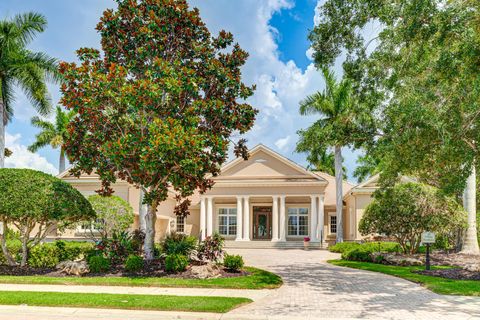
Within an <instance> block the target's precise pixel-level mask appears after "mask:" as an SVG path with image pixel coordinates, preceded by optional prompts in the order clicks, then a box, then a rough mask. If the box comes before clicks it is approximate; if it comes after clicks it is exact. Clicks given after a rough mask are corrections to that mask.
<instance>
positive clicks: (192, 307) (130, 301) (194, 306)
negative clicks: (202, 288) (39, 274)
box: [0, 291, 252, 313]
mask: <svg viewBox="0 0 480 320" xmlns="http://www.w3.org/2000/svg"><path fill="white" fill-rule="evenodd" d="M250 302H252V300H250V299H247V298H227V297H184V296H163V295H162V296H159V295H140V294H138V295H137V294H103V293H65V292H31V291H0V305H29V306H48V307H81V308H107V309H132V310H165V311H192V312H216V313H225V312H228V311H230V310H232V309H233V308H236V307H238V306H240V305H243V304H246V303H250Z"/></svg>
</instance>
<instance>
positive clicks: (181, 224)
mask: <svg viewBox="0 0 480 320" xmlns="http://www.w3.org/2000/svg"><path fill="white" fill-rule="evenodd" d="M177 232H185V217H184V216H177Z"/></svg>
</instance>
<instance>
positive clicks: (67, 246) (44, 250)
mask: <svg viewBox="0 0 480 320" xmlns="http://www.w3.org/2000/svg"><path fill="white" fill-rule="evenodd" d="M7 246H8V249H9V251H10V252H11V253H12V256H13V257H14V258H15V259H16V260H17V261H18V262H19V261H20V258H21V257H20V252H21V251H22V244H21V243H20V241H19V240H9V241H7ZM92 248H93V243H91V242H76V241H63V240H57V241H55V242H48V243H41V244H39V245H37V246H35V247H33V248H32V249H31V250H30V254H29V257H28V265H29V266H30V267H34V268H53V267H55V266H56V265H57V264H58V263H59V262H62V261H66V260H76V259H79V258H81V257H83V256H86V254H87V253H88V251H90V250H91V249H92ZM6 263H7V261H6V259H5V257H4V256H3V253H2V252H1V250H0V264H6Z"/></svg>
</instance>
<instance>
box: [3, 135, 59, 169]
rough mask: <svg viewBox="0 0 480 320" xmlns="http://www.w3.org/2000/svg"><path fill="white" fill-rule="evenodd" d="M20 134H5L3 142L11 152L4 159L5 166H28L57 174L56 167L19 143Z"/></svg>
mask: <svg viewBox="0 0 480 320" xmlns="http://www.w3.org/2000/svg"><path fill="white" fill-rule="evenodd" d="M20 139H21V135H20V134H15V135H10V134H8V133H7V134H6V135H5V144H6V146H7V148H9V149H10V150H11V151H12V152H13V154H12V155H11V156H10V157H8V158H6V159H5V167H7V168H29V169H35V170H39V171H43V172H46V173H50V174H53V175H55V174H57V173H58V169H57V168H55V166H54V165H53V164H51V163H50V162H48V161H47V159H45V158H44V157H42V156H40V155H39V154H37V153H32V152H30V151H28V150H27V147H26V146H24V145H22V144H21V143H20Z"/></svg>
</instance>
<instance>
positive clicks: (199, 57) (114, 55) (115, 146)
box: [60, 0, 256, 260]
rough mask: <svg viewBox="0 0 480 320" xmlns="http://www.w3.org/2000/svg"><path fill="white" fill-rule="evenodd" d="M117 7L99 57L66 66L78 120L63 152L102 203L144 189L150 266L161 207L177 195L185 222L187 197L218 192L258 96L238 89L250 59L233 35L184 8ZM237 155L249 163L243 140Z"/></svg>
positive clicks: (136, 1)
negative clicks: (91, 177) (124, 188)
mask: <svg viewBox="0 0 480 320" xmlns="http://www.w3.org/2000/svg"><path fill="white" fill-rule="evenodd" d="M116 2H117V4H118V7H117V9H116V10H107V11H105V12H104V14H103V17H102V18H101V21H100V23H99V24H98V25H97V30H98V31H99V33H100V36H101V39H102V41H101V43H102V52H100V51H98V50H95V49H80V50H78V52H77V53H78V58H79V60H80V61H81V64H80V65H76V64H75V63H62V64H61V66H60V71H61V73H62V75H63V76H64V78H65V83H64V84H63V86H62V93H63V98H62V102H63V104H64V105H65V106H66V107H67V108H68V109H69V110H73V111H74V113H76V114H77V116H76V117H74V118H73V119H72V121H71V122H70V125H69V127H68V134H67V138H66V141H65V151H66V153H67V155H68V157H69V160H70V162H71V163H72V164H73V168H72V173H73V174H74V175H76V176H79V175H80V174H81V173H82V172H86V173H91V172H92V171H96V173H97V174H98V175H99V177H100V179H101V180H102V189H101V190H99V192H100V193H101V194H103V195H108V194H111V193H112V192H113V191H112V188H111V184H112V183H114V182H115V181H116V180H117V179H123V180H126V181H128V182H129V183H131V184H133V185H135V186H137V187H138V188H140V189H141V192H142V194H143V195H144V200H143V203H144V204H145V205H147V210H146V215H145V217H140V220H141V221H145V222H144V224H145V228H146V230H145V236H146V237H145V257H146V259H147V260H150V259H153V252H154V250H153V249H154V246H153V244H154V239H155V221H156V210H157V207H158V205H159V204H160V203H161V202H162V201H164V200H166V199H167V194H168V191H169V190H173V191H175V192H176V194H177V201H178V204H177V207H176V210H175V212H176V213H177V214H179V215H186V214H188V211H187V209H188V206H189V201H188V200H185V199H186V197H187V196H189V195H191V194H193V192H194V191H195V190H199V191H200V192H201V193H203V192H205V191H206V190H207V189H209V188H210V187H211V186H212V184H213V182H212V180H211V179H208V178H206V177H207V176H209V174H211V175H213V176H215V175H217V174H218V173H219V170H220V166H221V164H222V163H224V162H225V160H226V158H227V154H228V147H229V144H230V142H231V136H232V135H233V134H235V133H240V134H243V133H245V132H246V131H248V130H249V129H250V128H251V127H252V126H253V122H254V119H255V114H256V110H255V109H253V108H252V106H250V105H248V104H246V103H242V102H241V101H240V102H239V100H244V99H246V98H248V97H249V96H251V95H252V93H253V87H248V86H246V85H245V84H244V83H243V82H242V80H241V71H240V68H241V67H242V65H244V63H245V62H246V59H247V56H248V54H247V53H246V52H245V51H243V50H242V49H241V48H240V46H239V45H238V44H233V37H232V34H231V33H228V32H225V31H221V32H220V33H219V34H218V36H216V37H213V36H212V35H211V34H210V32H209V30H208V29H207V27H206V26H205V24H204V23H203V22H202V20H201V18H200V15H199V11H198V10H197V9H193V10H192V9H190V8H189V6H188V4H187V1H186V0H149V1H147V0H116ZM235 153H236V155H237V156H239V155H241V156H243V157H244V158H246V157H247V156H248V155H247V152H246V146H245V141H244V140H240V141H238V142H237V143H236V144H235ZM142 224H143V222H142Z"/></svg>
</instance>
